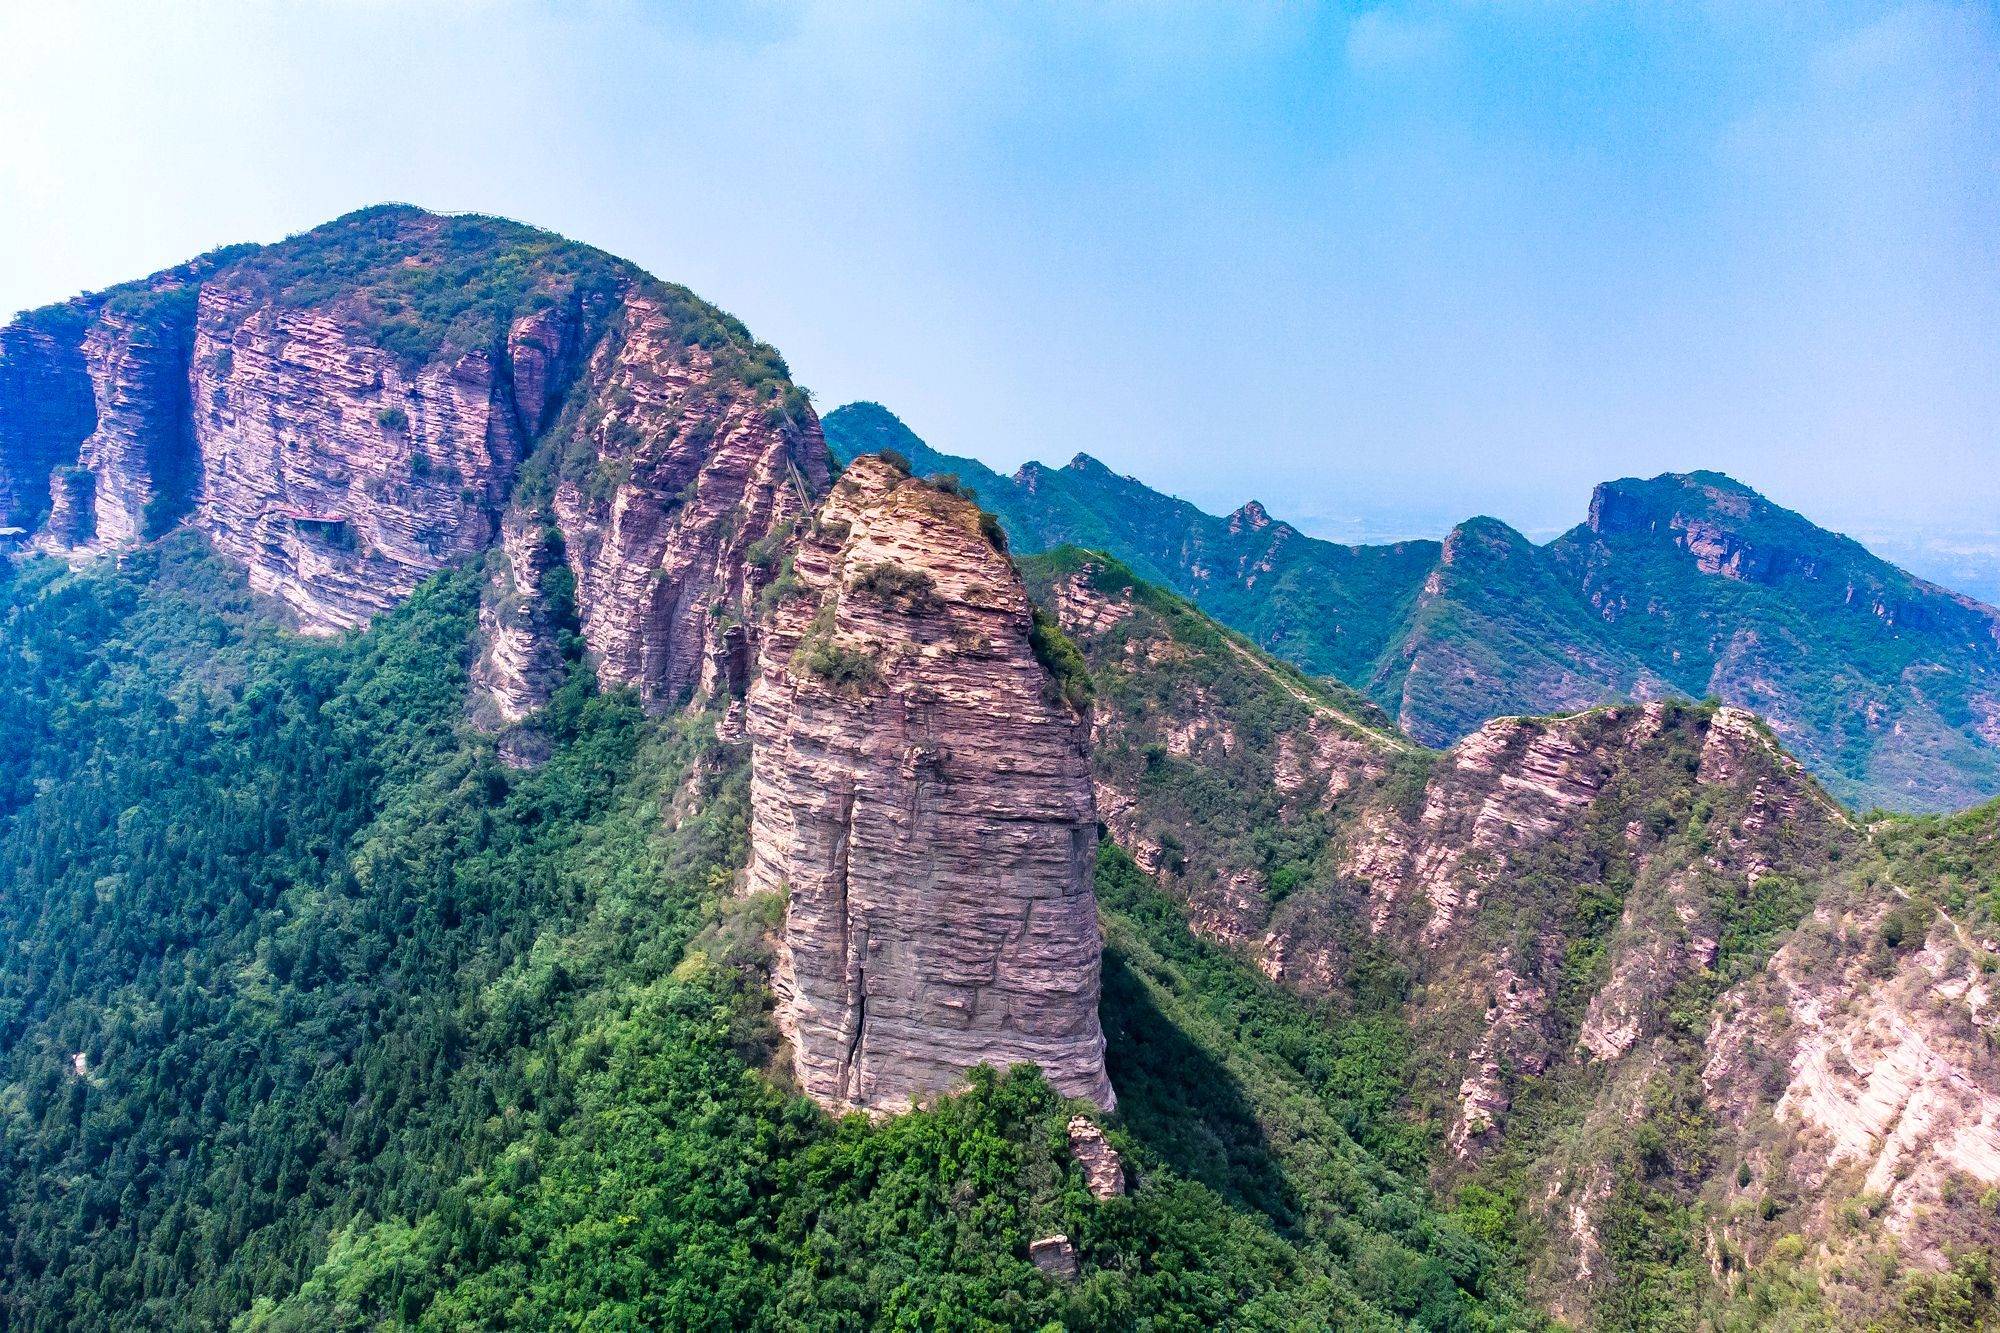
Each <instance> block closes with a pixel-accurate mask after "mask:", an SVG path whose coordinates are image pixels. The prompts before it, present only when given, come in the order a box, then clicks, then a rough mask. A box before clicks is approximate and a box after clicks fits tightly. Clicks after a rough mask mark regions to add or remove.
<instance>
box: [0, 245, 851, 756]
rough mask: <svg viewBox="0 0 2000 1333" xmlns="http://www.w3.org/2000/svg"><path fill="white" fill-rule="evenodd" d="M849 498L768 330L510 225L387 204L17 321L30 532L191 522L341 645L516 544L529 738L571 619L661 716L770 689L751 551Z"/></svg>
mask: <svg viewBox="0 0 2000 1333" xmlns="http://www.w3.org/2000/svg"><path fill="white" fill-rule="evenodd" d="M826 479H827V458H826V452H825V447H824V445H823V443H822V441H821V439H820V435H819V428H818V423H817V421H816V419H815V418H814V416H813V413H812V410H811V408H810V407H809V406H808V405H807V404H806V402H805V400H804V396H803V394H801V393H800V392H799V391H798V390H797V389H795V388H794V387H793V386H792V385H791V384H790V382H789V380H788V378H787V375H786V371H785V367H784V363H783V362H782V361H781V360H780V359H779V358H778V357H777V355H776V354H775V353H774V352H772V351H771V350H770V349H769V348H767V347H764V346H763V345H761V344H758V343H756V342H755V341H754V340H752V339H751V338H750V336H749V334H748V333H747V332H746V331H745V330H744V329H743V327H742V326H741V325H740V324H738V323H737V322H736V321H734V320H732V319H730V318H729V317H728V316H726V315H723V314H722V313H721V312H719V311H717V310H715V309H714V308H713V307H710V306H708V305H706V304H704V303H703V302H701V301H699V300H697V299H696V298H694V297H693V296H692V295H691V294H689V293H688V292H686V291H684V290H683V289H680V288H676V287H672V286H669V285H667V284H664V283H661V282H658V281H657V280H655V279H653V278H651V277H649V276H647V275H646V274H644V273H642V272H640V271H639V270H637V269H635V268H633V267H632V266H631V265H628V264H624V263H622V262H620V261H617V260H614V259H612V258H610V257H609V256H606V255H603V254H601V253H599V252H597V251H594V250H591V249H589V248H588V247H585V246H579V245H575V244H573V243H570V242H567V241H563V240H561V239H560V238H557V237H553V236H550V235H548V234H546V233H543V232H537V231H534V230H532V229H530V228H527V227H522V226H519V225H517V224H514V223H508V222H503V221H500V220H498V219H492V218H479V217H440V216H436V215H433V214H429V213H425V212H423V211H421V210H418V209H413V208H404V207H394V206H392V207H384V208H375V209H367V210H363V211H362V212H360V213H356V214H352V215H349V216H348V217H345V218H342V219H339V220H338V221H335V222H333V223H329V224H328V225H327V226H325V227H322V228H319V229H317V230H315V231H312V232H308V233H305V234H304V235H302V236H298V237H294V238H292V239H291V240H288V241H285V242H282V243H280V244H278V245H275V246H270V247H265V248H263V249H255V248H251V249H248V250H238V251H227V252H218V253H217V254H215V255H212V256H206V257H204V258H203V259H201V260H197V261H194V262H193V263H191V264H188V265H184V266H182V267H180V268H178V269H173V270H168V271H167V272H165V273H162V274H158V275H155V276H154V277H153V278H150V279H147V280H145V281H144V282H141V283H137V284H132V285H130V286H128V287H125V288H119V289H114V291H112V292H110V293H106V294H104V295H101V296H94V297H86V298H80V299H79V300H77V301H74V302H71V303H69V304H67V305H64V306H60V307H52V308H51V309H49V310H47V311H41V312H36V313H35V314H33V315H31V316H28V317H25V318H24V319H23V320H21V321H20V322H18V323H16V324H14V325H10V326H9V327H8V328H7V329H6V330H5V331H4V332H0V526H18V527H26V528H38V529H40V531H39V532H38V533H37V534H36V537H35V540H36V542H37V544H39V545H41V546H43V547H44V548H46V549H49V550H53V551H57V552H60V553H65V554H88V553H91V552H95V551H100V550H105V549H110V548H115V547H118V546H122V545H127V544H129V543H131V542H134V541H137V540H141V539H144V538H147V537H151V536H154V535H157V533H158V532H160V531H161V530H163V529H164V528H165V527H167V526H169V525H171V524H173V523H174V522H176V521H178V520H179V519H181V518H182V517H183V516H186V517H188V518H189V519H190V520H191V521H192V523H193V524H194V525H195V526H196V527H198V528H200V529H201V530H202V531H203V532H204V533H206V534H207V536H208V537H209V539H210V540H211V541H212V542H213V543H214V545H215V546H216V548H217V549H218V550H220V551H221V552H223V553H224V554H226V555H228V556H230V557H231V558H233V559H234V560H236V561H238V562H239V563H241V564H242V565H243V567H244V568H245V569H246V570H247V571H248V574H249V579H250V584H251V586H252V587H253V588H254V589H256V590H257V591H259V592H262V593H266V594H268V595H270V596H272V597H273V598H275V599H277V600H278V601H279V602H280V603H282V604H283V605H284V606H285V607H286V608H287V609H288V610H289V612H290V614H291V615H292V617H293V619H294V621H295V622H296V623H297V625H298V626H299V627H300V628H302V629H304V630H306V631H307V632H312V633H331V632H337V631H340V630H345V629H352V628H356V627H359V626H363V625H366V624H367V623H368V622H369V621H370V620H371V619H372V618H373V617H375V616H376V615H378V614H380V613H381V612H382V611H384V610H386V609H388V608H390V607H392V606H394V605H396V604H397V603H398V602H400V601H401V600H402V599H403V598H405V597H407V596H408V595H409V594H410V592H411V591H413V590H414V589H415V588H416V586H417V585H418V584H419V583H421V582H422V581H423V580H424V579H426V578H428V577H429V576H430V575H432V574H434V573H436V572H437V571H438V570H440V569H443V568H445V567H446V566H449V565H454V564H459V563H462V562H465V561H469V560H472V559H475V558H477V557H479V556H481V555H482V554H483V553H484V552H486V551H488V550H489V549H490V548H494V547H496V546H497V547H498V549H497V550H496V551H495V552H494V556H493V561H494V565H495V572H494V574H493V576H492V579H491V593H490V595H489V599H488V601H489V604H488V606H487V607H486V609H485V613H484V616H483V620H484V622H485V624H486V626H487V629H488V631H489V633H488V636H487V639H486V642H485V645H484V648H483V651H482V654H481V658H480V663H479V668H478V670H477V672H476V679H477V680H478V682H479V684H480V686H481V689H482V692H483V693H484V695H485V696H486V698H487V699H488V705H487V707H486V708H484V709H482V710H481V711H482V716H484V717H487V718H488V719H490V720H494V721H496V722H498V723H501V724H505V723H511V722H515V721H519V720H520V719H521V718H523V717H525V716H526V715H527V714H528V713H530V712H532V711H533V710H534V709H535V708H536V707H538V706H540V704H542V703H543V702H545V701H546V699H547V697H548V692H549V690H550V689H551V688H552V687H553V685H554V684H555V682H556V681H557V680H559V679H560V677H561V672H562V661H563V653H562V644H561V642H560V635H561V634H562V633H563V632H565V626H566V625H567V621H568V620H569V619H575V620H578V621H580V626H581V633H582V637H583V642H584V644H585V646H586V648H587V649H588V651H589V654H590V656H591V658H592V659H593V661H594V664H595V666H596V668H597V671H598V673H599V676H600V678H601V679H602V680H603V681H605V682H606V683H607V684H617V685H629V686H631V687H633V688H634V689H636V690H637V691H638V692H639V694H640V695H641V697H642V698H644V699H645V700H646V701H647V702H648V703H649V704H651V705H654V706H665V705H666V704H668V703H671V702H673V701H675V700H679V699H683V698H685V697H687V696H688V695H689V694H691V693H692V692H693V691H694V690H695V689H696V688H697V687H702V688H707V689H717V688H727V687H730V686H732V685H733V687H734V688H735V690H736V691H737V692H738V693H740V692H741V689H742V688H743V686H744V684H745V683H746V681H745V679H744V677H745V672H744V670H743V663H744V653H745V648H746V643H747V639H746V635H747V633H748V632H749V631H748V628H747V627H748V626H750V624H751V622H752V619H753V617H752V615H751V611H752V599H753V597H754V593H755V591H756V585H757V584H758V583H759V582H760V581H761V580H763V579H764V578H767V577H768V576H769V572H770V569H771V564H772V563H773V562H768V561H767V562H763V563H760V562H758V561H756V560H752V559H751V558H750V556H751V550H752V548H753V547H756V546H758V544H759V543H764V544H765V545H766V546H771V545H772V544H773V543H774V542H775V540H776V538H775V537H774V534H776V533H778V532H779V530H780V529H782V528H784V527H786V526H787V525H788V524H789V523H790V522H791V521H793V520H794V519H795V518H796V517H797V516H798V515H799V514H800V513H802V512H804V510H805V509H806V508H807V507H808V506H809V505H810V504H811V503H812V501H813V500H814V499H815V498H816V497H817V496H818V495H819V494H820V493H821V492H822V491H823V490H824V488H825V485H826ZM503 538H504V539H503ZM552 559H561V560H562V561H564V562H566V564H567V565H568V567H569V569H570V572H571V575H572V581H573V584H574V590H573V593H572V590H571V589H569V588H564V589H562V590H560V591H561V594H562V597H563V598H565V599H567V600H566V601H565V604H564V606H562V607H554V606H551V605H548V604H547V603H546V598H547V595H548V590H547V588H546V587H545V585H546V584H547V582H548V579H547V576H548V573H549V570H550V562H551V560H552ZM732 676H733V678H734V679H733V680H732V679H731V677H732Z"/></svg>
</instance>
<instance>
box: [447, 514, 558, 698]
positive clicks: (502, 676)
mask: <svg viewBox="0 0 2000 1333" xmlns="http://www.w3.org/2000/svg"><path fill="white" fill-rule="evenodd" d="M563 575H569V578H568V579H567V580H565V581H566V583H567V587H566V588H562V589H558V588H557V587H555V586H553V585H552V576H553V577H561V576H563ZM575 612H576V599H575V582H574V576H573V575H570V572H569V566H568V565H567V563H565V561H564V559H563V541H562V534H561V532H560V531H558V530H557V529H556V527H555V526H554V525H553V524H551V523H547V522H541V521H537V520H536V519H535V518H534V517H532V516H531V515H529V514H528V513H526V512H524V511H522V510H519V509H515V510H510V511H509V512H508V514H507V517H506V519H505V520H504V521H503V522H502V524H501V532H500V546H499V549H498V550H496V551H495V552H494V553H493V556H492V558H491V566H490V568H489V570H488V574H487V587H486V590H485V595H484V596H483V597H482V598H481V599H480V603H479V656H478V658H477V660H475V661H474V662H473V666H472V682H473V686H474V688H475V689H476V691H477V693H478V697H479V698H480V699H482V700H485V701H486V702H487V703H488V704H489V705H490V707H491V708H492V710H493V713H494V715H495V717H494V719H493V720H494V721H496V722H497V723H499V724H500V725H503V726H504V725H512V724H513V723H517V722H520V721H521V720H522V719H524V718H526V717H527V716H528V715H529V714H531V713H533V712H534V711H535V710H536V709H537V708H540V707H541V706H542V705H543V704H545V703H547V702H548V701H549V696H550V695H551V694H552V693H553V692H554V691H555V688H556V686H557V685H559V684H561V682H562V677H563V652H562V635H563V633H564V632H565V630H572V629H573V622H574V619H575Z"/></svg>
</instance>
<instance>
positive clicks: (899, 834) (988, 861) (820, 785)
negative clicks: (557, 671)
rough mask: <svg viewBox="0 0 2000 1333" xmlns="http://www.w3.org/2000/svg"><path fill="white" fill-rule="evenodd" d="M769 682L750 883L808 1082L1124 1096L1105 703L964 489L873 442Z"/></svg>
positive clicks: (847, 1102)
mask: <svg viewBox="0 0 2000 1333" xmlns="http://www.w3.org/2000/svg"><path fill="white" fill-rule="evenodd" d="M788 582H789V585H790V586H788V587H786V588H785V589H784V591H783V592H782V594H781V595H780V597H779V600H778V603H777V605H776V607H775V609H774V611H773V614H772V616H771V620H770V623H769V626H768V629H767V630H766V632H765V633H764V636H763V641H762V643H761V645H760V647H759V651H758V656H757V669H756V677H755V680H754V682H753V683H752V685H751V687H750V692H749V709H748V713H749V718H748V730H749V735H750V739H751V774H752V777H751V804H752V826H751V844H752V853H751V865H750V882H751V886H752V888H753V890H756V891H765V892H776V893H783V894H784V895H785V896H786V913H785V925H784V929H783V931H782V935H781V938H780V942H779V950H778V967H777V976H776V982H775V986H776V989H777V992H778V996H779V1010H778V1013H779V1022H780V1026H781V1028H782V1029H783V1031H784V1032H785V1035H786V1036H787V1037H788V1038H789V1040H790V1042H791V1046H792V1055H793V1065H794V1068H795V1070H796V1072H797V1075H798V1078H799V1081H800V1083H801V1084H802V1086H803V1087H804V1088H805V1089H806V1091H807V1092H809V1093H811V1094H812V1095H813V1096H814V1097H815V1098H817V1099H818V1100H819V1101H820V1102H822V1103H823V1104H825V1105H827V1106H830V1107H834V1108H839V1109H849V1108H865V1109H868V1110H871V1111H895V1110H901V1109H904V1108H907V1107H909V1106H911V1105H912V1104H914V1103H916V1102H918V1101H920V1100H921V1099H923V1098H924V1097H926V1096H928V1095H931V1094H933V1093H936V1092H940V1091H943V1090H946V1089H949V1088H951V1087H954V1086H956V1085H957V1084H959V1083H960V1082H961V1081H962V1079H963V1077H964V1075H965V1073H966V1071H967V1070H969V1069H971V1068H973V1067H974V1066H977V1065H980V1064H991V1065H995V1066H1002V1067H1004V1066H1006V1065H1009V1064H1013V1063H1017V1062H1027V1063H1032V1064H1036V1065H1039V1066H1040V1067H1041V1068H1042V1069H1043V1070H1044V1071H1045V1072H1046V1073H1047V1074H1048V1077H1049V1079H1050V1081H1051V1082H1053V1083H1054V1084H1055V1086H1056V1087H1057V1088H1059V1089H1060V1090H1061V1091H1063V1092H1064V1093H1066V1094H1068V1095H1071V1096H1079V1097H1087V1098H1089V1099H1091V1100H1092V1101H1094V1102H1096V1103H1097V1104H1098V1105H1099V1106H1103V1107H1109V1106H1111V1105H1112V1103H1113V1101H1114V1098H1113V1095H1112V1091H1111V1085H1110V1082H1109V1080H1108V1078H1107V1077H1106V1074H1105V1069H1104V1058H1103V1057H1104V1037H1103V1033H1102V1030H1101V1029H1100V1027H1099V1025H1098V1018H1097V999H1098V966H1099V962H1098V960H1099V952H1100V949H1101V943H1102V942H1101V939H1100V937H1099V934H1098V926H1097V907H1096V901H1095V898H1094V897H1093V895H1092V892H1091V873H1092V864H1093V860H1094V856H1095V851H1096V842H1097V834H1096V809H1095V806H1094V803H1093V801H1092V795H1091V784H1090V768H1089V754H1088V746H1087V742H1086V736H1085V723H1084V719H1083V718H1082V717H1080V716H1079V715H1078V714H1077V713H1076V712H1075V711H1074V710H1073V709H1072V708H1071V707H1070V705H1069V704H1068V703H1067V702H1065V700H1064V697H1063V694H1062V691H1061V690H1060V689H1059V688H1058V686H1057V683H1056V681H1055V680H1054V679H1053V677H1052V676H1051V673H1050V670H1049V668H1047V667H1046V666H1044V665H1043V664H1042V662H1041V661H1039V660H1038V658H1037V656H1036V652H1035V649H1034V647H1033V643H1034V635H1033V622H1032V613H1031V611H1030V608H1029V603H1028V598H1027V594H1026V592H1025V590H1024V589H1023V587H1022V584H1021V580H1020V577H1019V576H1018V574H1016V572H1015V571H1014V568H1013V566H1012V565H1011V563H1010V562H1009V561H1008V559H1007V557H1006V556H1005V555H1004V554H1002V553H1001V552H1000V551H999V550H997V549H995V547H994V546H993V545H992V543H991V542H990V541H989V540H988V538H987V537H986V535H985V534H984V533H983V532H982V531H981V527H980V522H979V513H978V510H977V509H976V508H975V507H974V506H973V505H972V504H971V503H969V502H968V501H966V500H964V499H963V498H961V497H959V496H956V495H953V494H948V493H946V492H944V491H940V490H937V489H934V488H932V487H930V486H928V485H926V484H925V483H923V482H920V481H915V480H912V479H910V478H908V477H906V476H904V475H903V474H902V473H900V472H899V471H898V470H897V469H895V468H894V467H892V466H891V465H889V464H888V463H886V462H884V461H883V460H882V459H880V458H876V457H863V458H859V459H856V460H855V461H854V462H853V463H852V464H851V465H850V466H849V467H848V469H847V470H846V471H845V472H844V473H843V474H842V475H841V478H840V480H839V482H838V483H837V484H836V485H835V486H834V488H833V490H832V492H831V494H830V495H829V496H828V497H827V499H826V501H825V503H824V504H823V505H822V506H821V508H820V510H819V512H818V514H817V515H816V517H815V518H814V519H813V521H812V523H811V525H810V527H809V529H808V530H806V531H805V532H804V533H803V534H802V537H801V540H800V542H799V545H798V547H797V551H796V554H795V557H794V565H793V570H792V576H791V579H790V580H789V581H788Z"/></svg>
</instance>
